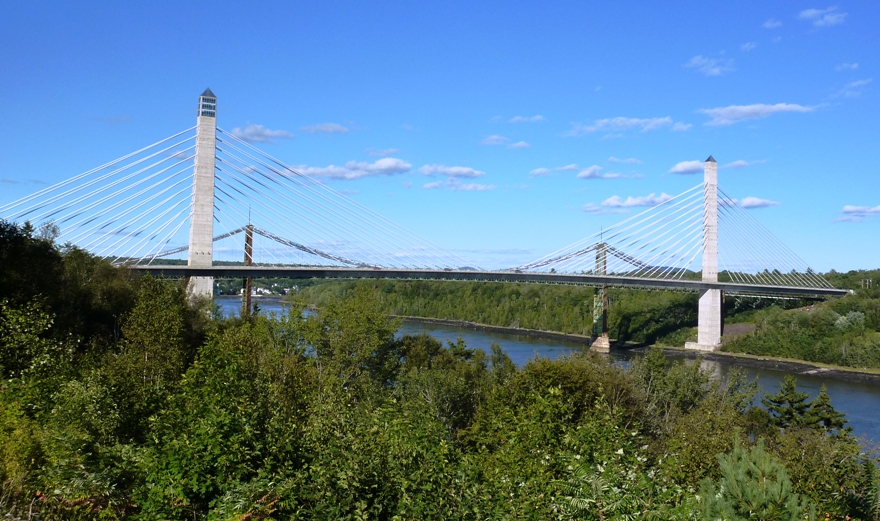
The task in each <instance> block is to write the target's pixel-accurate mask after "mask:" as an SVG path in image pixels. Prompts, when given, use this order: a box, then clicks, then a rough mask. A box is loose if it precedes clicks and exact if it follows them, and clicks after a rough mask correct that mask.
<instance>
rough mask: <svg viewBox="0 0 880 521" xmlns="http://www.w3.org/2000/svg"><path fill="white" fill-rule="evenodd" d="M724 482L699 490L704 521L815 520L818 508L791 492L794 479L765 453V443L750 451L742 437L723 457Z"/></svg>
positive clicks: (720, 459) (708, 482)
mask: <svg viewBox="0 0 880 521" xmlns="http://www.w3.org/2000/svg"><path fill="white" fill-rule="evenodd" d="M718 462H719V463H720V465H721V479H720V480H719V481H718V483H717V485H716V484H715V483H713V482H712V480H710V479H706V480H703V482H702V484H701V487H700V497H701V508H702V510H703V519H707V520H721V519H723V520H726V521H746V520H751V519H760V520H762V521H801V520H804V519H809V520H815V518H816V513H815V507H813V505H811V504H810V503H809V501H808V500H804V501H801V498H800V497H799V496H798V494H796V493H794V492H792V485H791V479H790V478H789V477H788V472H787V471H786V470H785V467H783V466H782V464H781V463H780V462H779V460H777V459H776V458H774V457H773V456H771V455H770V454H767V453H766V452H764V440H758V443H757V444H756V445H754V446H752V447H751V448H750V449H744V448H742V447H741V445H740V441H739V437H738V436H737V438H736V440H735V441H734V448H733V451H731V452H730V453H729V454H720V455H719V456H718Z"/></svg>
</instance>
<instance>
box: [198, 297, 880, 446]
mask: <svg viewBox="0 0 880 521" xmlns="http://www.w3.org/2000/svg"><path fill="white" fill-rule="evenodd" d="M254 301H255V302H256V303H257V304H258V305H259V307H260V309H261V310H262V311H263V312H266V313H270V312H275V313H280V312H282V305H281V301H280V300H278V299H269V298H260V299H254ZM215 302H216V303H217V304H218V305H219V306H220V309H221V311H222V312H223V314H224V315H226V316H237V315H238V314H239V312H240V309H241V300H240V299H239V298H238V297H217V298H215ZM421 333H428V334H429V335H431V336H433V337H435V338H437V339H438V340H440V341H442V342H445V341H447V340H448V341H452V342H454V341H455V340H456V339H458V337H459V336H461V338H462V339H463V340H464V342H465V343H466V344H467V346H468V347H470V348H479V349H482V350H484V351H486V352H489V347H490V346H491V345H492V343H496V344H498V345H499V346H501V348H502V349H503V350H504V351H505V352H506V353H507V355H508V356H510V358H511V360H513V362H514V363H515V364H517V365H518V366H520V367H521V366H523V365H524V364H525V363H526V362H528V360H529V359H530V358H534V357H536V356H539V357H546V358H558V357H559V356H561V355H564V354H567V353H570V352H573V351H580V350H582V349H583V348H584V345H583V344H581V343H578V342H574V341H566V340H557V339H545V338H535V337H531V336H525V335H515V334H510V333H499V332H488V331H475V330H473V329H468V328H464V327H457V326H448V325H439V324H429V323H425V322H411V321H405V322H404V323H403V327H401V328H400V334H401V335H403V334H421ZM643 353H644V350H643V349H632V350H623V351H615V350H614V349H612V353H611V356H612V357H613V358H614V359H615V360H617V361H618V362H620V363H626V361H627V360H629V359H630V358H632V357H634V356H641V355H642V354H643ZM703 363H704V365H705V367H707V368H709V369H711V370H712V371H713V372H714V373H715V374H716V376H720V377H723V376H724V375H726V374H727V372H728V371H730V369H732V368H733V367H741V368H742V369H743V370H744V371H745V372H746V374H747V375H748V377H749V379H754V378H757V379H758V384H759V385H760V386H761V391H762V392H766V393H771V394H772V393H776V392H777V391H779V387H780V385H781V383H782V380H783V379H784V378H785V375H786V374H788V373H786V372H784V371H780V370H777V369H773V368H769V367H760V368H756V367H743V366H740V364H738V363H737V361H736V360H733V359H730V360H725V359H722V360H717V361H711V362H709V361H705V362H703ZM797 383H798V390H799V391H804V392H808V393H809V394H810V397H811V398H814V397H815V396H816V395H817V394H819V389H820V388H821V387H822V385H823V384H824V385H826V386H827V387H828V395H829V396H830V397H831V403H832V405H834V408H835V409H837V410H838V411H840V412H843V413H845V414H846V419H847V420H848V421H849V423H850V425H851V426H852V427H853V433H854V434H855V435H856V436H858V437H860V438H863V439H865V440H866V441H869V442H880V387H878V386H877V385H875V384H871V383H864V382H853V381H844V380H841V379H835V378H829V377H828V376H827V375H822V374H798V375H797ZM760 394H761V393H759V396H760Z"/></svg>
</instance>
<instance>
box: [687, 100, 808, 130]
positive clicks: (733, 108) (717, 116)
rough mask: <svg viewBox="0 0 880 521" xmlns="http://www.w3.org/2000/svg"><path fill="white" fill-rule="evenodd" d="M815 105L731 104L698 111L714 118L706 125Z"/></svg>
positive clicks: (802, 108) (765, 115)
mask: <svg viewBox="0 0 880 521" xmlns="http://www.w3.org/2000/svg"><path fill="white" fill-rule="evenodd" d="M813 110H815V109H814V108H813V107H805V106H803V105H797V104H795V103H777V104H775V105H768V104H765V103H756V104H754V105H730V106H728V107H718V108H714V109H700V110H698V111H697V112H700V113H701V114H705V115H707V116H709V117H710V118H712V119H711V120H710V121H708V122H707V123H706V125H731V124H733V123H736V122H737V121H741V120H744V119H760V118H766V117H767V116H769V115H771V114H776V113H779V112H812V111H813Z"/></svg>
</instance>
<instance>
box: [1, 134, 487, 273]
mask: <svg viewBox="0 0 880 521" xmlns="http://www.w3.org/2000/svg"><path fill="white" fill-rule="evenodd" d="M216 147H217V148H216V156H215V158H216V162H215V178H214V237H213V239H214V260H215V262H237V263H241V262H242V261H243V260H244V241H245V235H246V233H245V231H246V230H248V229H250V230H251V234H250V235H251V237H252V240H253V252H252V257H251V259H249V260H250V261H251V263H252V264H255V265H285V266H288V265H301V266H340V267H343V266H347V267H362V268H363V267H375V268H402V269H442V270H446V269H458V268H460V267H464V266H473V264H471V263H469V262H468V261H466V260H464V259H462V258H460V257H458V256H456V255H454V254H451V253H449V252H447V251H444V250H443V249H441V248H440V247H438V246H436V245H435V244H433V243H431V242H430V241H427V240H425V239H423V238H421V237H419V236H418V235H416V234H414V233H413V232H411V231H409V230H407V229H405V228H403V227H402V226H399V225H397V224H396V223H394V222H392V221H390V220H388V219H386V218H384V217H382V216H381V215H379V214H378V213H376V212H374V211H372V210H370V209H368V208H366V207H364V206H363V205H361V204H359V203H357V202H356V201H354V200H352V199H350V198H348V197H346V196H345V195H343V194H341V193H339V192H337V191H335V190H333V189H331V188H330V187H328V186H327V185H325V184H324V183H322V182H320V181H319V180H316V179H313V178H310V177H308V176H306V175H304V174H303V173H301V172H299V171H298V170H296V169H295V168H292V167H290V166H287V165H285V164H284V163H282V162H281V161H279V160H277V159H275V158H273V157H271V156H269V155H267V154H265V153H264V152H262V151H260V150H259V149H257V148H255V147H253V146H252V145H250V144H249V143H247V142H245V141H242V140H241V139H239V138H237V137H236V136H234V135H232V134H231V133H228V132H225V131H223V130H221V129H218V133H217V145H216ZM194 153H195V127H193V128H189V129H187V130H185V131H183V132H179V133H177V134H175V135H173V136H170V137H168V138H166V139H163V140H161V141H158V142H156V143H153V144H152V145H150V146H148V147H145V148H142V149H140V150H137V151H135V152H132V153H131V154H127V155H125V156H123V157H120V158H119V159H116V160H114V161H111V162H109V163H106V164H104V165H101V166H99V167H98V168H95V169H92V170H89V171H87V172H84V173H82V174H80V175H77V176H75V177H73V178H71V179H68V180H66V181H63V182H61V183H58V184H56V185H54V186H50V187H48V188H46V189H44V190H41V191H39V192H37V193H34V194H32V195H30V196H27V197H25V198H22V199H20V200H18V201H14V202H12V203H9V204H7V205H5V206H0V218H3V219H6V220H9V221H13V222H25V221H27V222H30V223H31V224H32V225H34V226H48V227H50V228H51V229H52V230H54V233H55V235H56V241H57V242H58V243H61V244H67V243H69V244H72V245H75V246H78V247H80V248H83V249H85V250H88V251H90V252H92V253H94V254H95V255H98V256H100V257H103V258H106V259H108V260H110V261H111V262H113V263H114V264H162V263H168V262H169V260H172V261H171V262H174V261H176V262H182V261H183V260H184V259H186V258H187V254H188V252H187V251H188V247H189V235H188V234H189V229H190V216H191V213H192V191H193V158H194Z"/></svg>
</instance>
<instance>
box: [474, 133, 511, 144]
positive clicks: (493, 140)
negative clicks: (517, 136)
mask: <svg viewBox="0 0 880 521" xmlns="http://www.w3.org/2000/svg"><path fill="white" fill-rule="evenodd" d="M508 141H510V140H509V139H507V138H506V137H504V136H499V135H497V134H495V135H492V136H489V137H487V138H485V139H483V140H482V141H480V144H481V145H503V144H505V143H507V142H508Z"/></svg>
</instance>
